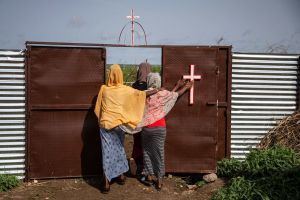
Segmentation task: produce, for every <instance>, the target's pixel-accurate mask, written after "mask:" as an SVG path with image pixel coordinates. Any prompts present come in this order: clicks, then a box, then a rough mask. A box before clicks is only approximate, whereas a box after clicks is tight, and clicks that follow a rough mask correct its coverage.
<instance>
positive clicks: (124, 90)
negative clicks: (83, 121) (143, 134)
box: [94, 64, 146, 129]
mask: <svg viewBox="0 0 300 200" xmlns="http://www.w3.org/2000/svg"><path fill="white" fill-rule="evenodd" d="M145 101H146V93H145V92H144V91H139V90H135V89H133V88H131V87H128V86H125V85H123V73H122V70H121V68H120V66H119V65H117V64H114V65H112V66H111V68H110V70H109V73H108V80H107V83H106V85H102V86H101V88H100V91H99V94H98V98H97V102H96V105H95V110H94V111H95V114H96V116H97V117H98V120H99V125H100V126H101V127H103V128H105V129H112V128H114V127H116V126H119V125H121V124H126V125H128V126H130V127H132V128H135V127H136V126H137V125H138V123H139V122H140V121H141V120H142V117H143V113H144V108H145Z"/></svg>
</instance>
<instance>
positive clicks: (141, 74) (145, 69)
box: [136, 63, 151, 82]
mask: <svg viewBox="0 0 300 200" xmlns="http://www.w3.org/2000/svg"><path fill="white" fill-rule="evenodd" d="M150 72H151V65H150V64H149V63H141V64H140V65H139V69H138V72H137V78H136V79H137V80H138V81H139V82H146V81H147V75H148V74H149V73H150Z"/></svg>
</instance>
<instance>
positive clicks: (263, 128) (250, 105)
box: [231, 53, 299, 159]
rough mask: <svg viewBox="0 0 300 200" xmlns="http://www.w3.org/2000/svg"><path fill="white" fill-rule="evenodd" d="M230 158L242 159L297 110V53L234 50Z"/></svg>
mask: <svg viewBox="0 0 300 200" xmlns="http://www.w3.org/2000/svg"><path fill="white" fill-rule="evenodd" d="M232 59H233V60H232V100H231V101H232V110H231V117H232V118H231V157H234V158H239V159H243V158H245V154H246V153H248V152H249V147H250V148H252V147H255V145H256V144H257V143H259V141H260V139H261V138H262V137H263V136H264V135H265V134H266V133H267V132H268V130H269V129H270V128H272V127H274V125H275V124H276V121H278V120H280V119H282V118H283V117H284V116H286V115H290V114H291V113H293V112H294V111H295V110H296V96H297V80H298V79H297V75H298V59H299V56H298V55H275V54H246V53H233V58H232Z"/></svg>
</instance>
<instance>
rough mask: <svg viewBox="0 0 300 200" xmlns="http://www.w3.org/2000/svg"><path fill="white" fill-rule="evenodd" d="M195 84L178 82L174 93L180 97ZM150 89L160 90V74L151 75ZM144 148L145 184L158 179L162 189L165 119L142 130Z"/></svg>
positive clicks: (157, 183)
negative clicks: (154, 178)
mask: <svg viewBox="0 0 300 200" xmlns="http://www.w3.org/2000/svg"><path fill="white" fill-rule="evenodd" d="M192 85H193V82H187V83H185V82H184V81H183V80H180V81H178V82H177V84H176V86H175V88H174V89H173V90H172V92H175V91H176V90H178V91H176V92H177V93H178V96H180V95H182V94H183V93H184V92H185V91H186V90H187V89H189V88H191V87H192ZM147 86H148V89H149V88H150V89H160V87H161V77H160V75H159V74H158V73H150V74H149V75H148V76H147ZM141 136H142V148H143V157H144V174H145V177H144V180H143V181H144V183H146V184H147V185H150V184H152V181H153V176H155V177H156V179H157V181H156V188H157V189H158V190H160V189H161V187H162V178H163V176H164V175H165V158H164V145H165V139H166V121H165V118H162V119H160V120H157V121H156V122H154V123H152V124H150V125H147V126H145V127H144V128H143V130H142V135H141Z"/></svg>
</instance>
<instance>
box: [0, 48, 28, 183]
mask: <svg viewBox="0 0 300 200" xmlns="http://www.w3.org/2000/svg"><path fill="white" fill-rule="evenodd" d="M0 174H13V175H16V176H17V177H18V178H20V179H21V178H24V176H25V68H24V53H23V52H22V50H0Z"/></svg>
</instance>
